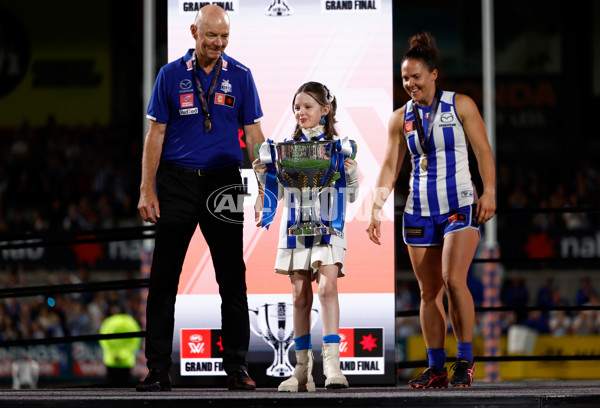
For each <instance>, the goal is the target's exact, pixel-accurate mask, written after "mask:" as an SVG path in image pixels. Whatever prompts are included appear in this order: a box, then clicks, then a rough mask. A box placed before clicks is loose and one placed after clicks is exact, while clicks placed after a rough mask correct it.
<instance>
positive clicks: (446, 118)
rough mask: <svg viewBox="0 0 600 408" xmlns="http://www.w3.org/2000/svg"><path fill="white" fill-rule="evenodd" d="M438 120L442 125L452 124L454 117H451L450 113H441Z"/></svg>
mask: <svg viewBox="0 0 600 408" xmlns="http://www.w3.org/2000/svg"><path fill="white" fill-rule="evenodd" d="M440 120H441V121H442V123H449V122H452V121H453V120H454V115H452V114H451V113H442V115H441V117H440Z"/></svg>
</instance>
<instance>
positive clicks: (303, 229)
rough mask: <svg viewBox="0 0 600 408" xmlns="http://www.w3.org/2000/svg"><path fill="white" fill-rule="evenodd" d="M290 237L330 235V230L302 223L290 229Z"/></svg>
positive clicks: (322, 226) (321, 226)
mask: <svg viewBox="0 0 600 408" xmlns="http://www.w3.org/2000/svg"><path fill="white" fill-rule="evenodd" d="M288 235H290V236H294V237H297V236H304V235H306V236H314V235H329V228H328V227H326V226H324V225H315V224H312V223H309V222H302V223H300V224H297V225H293V226H291V227H290V228H288Z"/></svg>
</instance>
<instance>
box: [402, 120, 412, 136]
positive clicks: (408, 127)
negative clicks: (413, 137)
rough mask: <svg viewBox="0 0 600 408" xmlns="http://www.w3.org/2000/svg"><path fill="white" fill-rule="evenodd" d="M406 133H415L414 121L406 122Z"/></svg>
mask: <svg viewBox="0 0 600 408" xmlns="http://www.w3.org/2000/svg"><path fill="white" fill-rule="evenodd" d="M404 131H405V132H406V133H408V132H412V131H413V121H412V120H411V121H410V122H404Z"/></svg>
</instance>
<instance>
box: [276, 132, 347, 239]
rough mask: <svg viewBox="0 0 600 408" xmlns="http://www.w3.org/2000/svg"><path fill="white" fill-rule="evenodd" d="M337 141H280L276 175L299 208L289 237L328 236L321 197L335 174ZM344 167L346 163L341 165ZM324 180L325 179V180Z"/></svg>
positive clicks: (289, 229)
mask: <svg viewBox="0 0 600 408" xmlns="http://www.w3.org/2000/svg"><path fill="white" fill-rule="evenodd" d="M335 146H336V142H335V141H330V140H328V141H310V142H280V143H277V144H276V145H275V148H276V149H277V165H276V168H277V175H278V177H279V178H280V179H281V180H283V181H284V182H285V183H284V184H283V185H284V188H287V189H288V190H289V191H290V192H291V193H292V194H293V195H294V197H295V198H296V200H297V202H298V203H299V205H297V206H296V208H297V209H298V211H297V213H296V214H297V215H296V221H295V223H294V224H293V225H292V226H290V227H289V228H288V235H294V236H298V235H327V234H330V233H331V231H330V230H329V227H327V226H326V225H324V224H323V223H322V222H321V217H320V216H319V215H318V214H320V211H319V194H320V193H321V191H323V189H324V188H326V187H329V185H330V184H331V182H332V181H333V177H334V176H335V175H336V171H335V169H333V170H334V171H331V170H332V152H334V151H335ZM342 165H343V164H342ZM324 178H325V179H324Z"/></svg>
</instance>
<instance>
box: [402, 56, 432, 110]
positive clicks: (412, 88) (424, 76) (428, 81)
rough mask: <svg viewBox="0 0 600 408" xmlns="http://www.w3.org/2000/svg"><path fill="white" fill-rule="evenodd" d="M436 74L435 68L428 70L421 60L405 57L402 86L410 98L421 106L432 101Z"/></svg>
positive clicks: (427, 104)
mask: <svg viewBox="0 0 600 408" xmlns="http://www.w3.org/2000/svg"><path fill="white" fill-rule="evenodd" d="M437 75H438V71H437V69H434V70H433V71H429V69H428V67H427V65H426V64H425V63H424V62H423V61H421V60H417V59H407V60H404V62H403V63H402V86H403V87H404V90H405V91H406V93H407V94H408V95H409V96H410V97H411V98H412V100H414V101H415V102H416V103H418V104H419V105H421V106H429V105H430V104H431V103H432V101H433V96H434V94H435V80H436V79H437Z"/></svg>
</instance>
